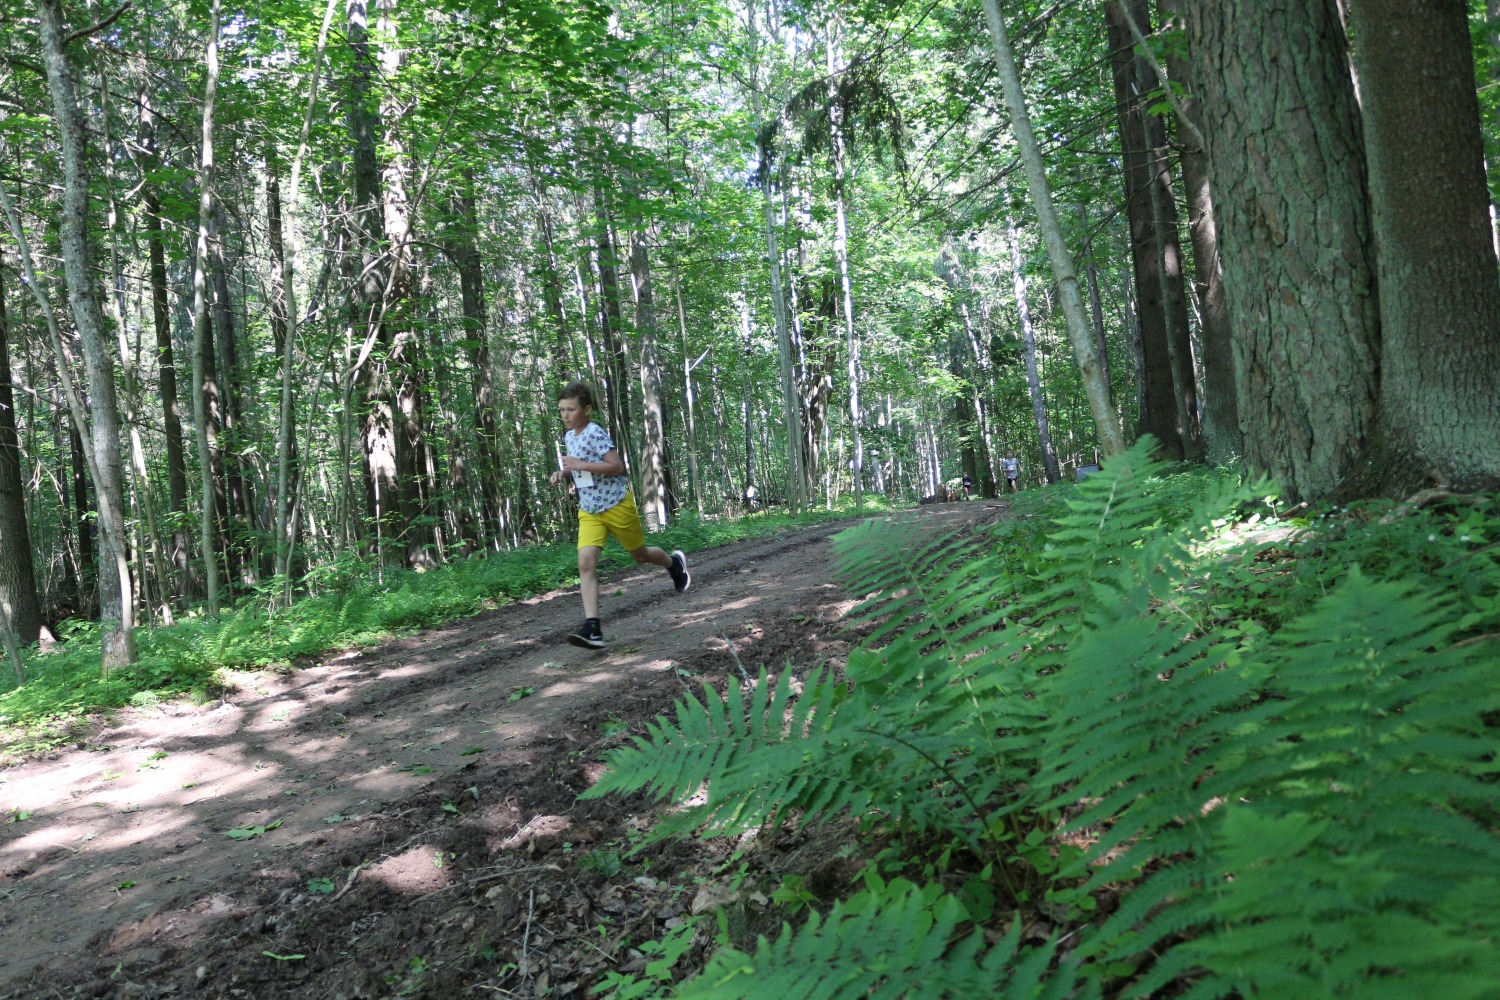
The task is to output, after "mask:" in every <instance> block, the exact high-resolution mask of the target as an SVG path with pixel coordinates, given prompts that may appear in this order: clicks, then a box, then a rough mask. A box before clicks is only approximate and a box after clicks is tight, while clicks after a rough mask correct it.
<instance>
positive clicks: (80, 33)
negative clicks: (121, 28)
mask: <svg viewBox="0 0 1500 1000" xmlns="http://www.w3.org/2000/svg"><path fill="white" fill-rule="evenodd" d="M134 5H135V0H125V2H124V3H122V4H120V7H119V9H118V10H116V11H115V12H114V13H113V14H111V15H109V16H108V17H106V18H105V19H104V20H102V21H100V22H99V23H98V24H93V25H90V26H89V27H87V28H80V29H78V30H77V31H75V32H73V33H72V34H71V35H69V36H68V37H67V38H64V39H63V44H64V45H71V44H73V43H74V42H76V41H78V40H79V39H80V38H87V37H88V36H89V35H92V34H93V33H94V32H96V31H103V30H104V29H105V28H107V27H109V26H110V25H111V24H114V23H115V21H117V20H119V18H120V15H121V14H123V13H125V12H126V11H127V10H129V9H130V8H131V7H132V6H134Z"/></svg>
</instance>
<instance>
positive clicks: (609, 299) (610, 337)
mask: <svg viewBox="0 0 1500 1000" xmlns="http://www.w3.org/2000/svg"><path fill="white" fill-rule="evenodd" d="M594 208H595V214H596V220H597V223H598V231H597V233H596V235H595V240H596V244H597V246H598V251H599V298H600V301H601V303H602V304H603V308H602V309H601V310H600V318H599V326H600V331H601V333H602V334H603V340H604V353H605V365H604V369H605V371H606V372H608V373H609V387H608V389H607V391H606V393H605V412H606V413H607V414H608V416H609V422H610V428H609V430H610V434H611V435H612V436H613V437H614V440H615V446H616V447H617V448H618V449H619V450H620V455H621V457H622V458H624V459H625V465H626V469H627V472H629V471H634V467H635V463H634V462H633V461H631V459H632V458H633V455H632V454H631V452H632V451H633V449H632V447H631V437H630V356H629V354H628V352H627V350H626V346H625V339H624V338H625V331H624V329H623V326H622V324H621V321H620V279H619V271H618V260H619V257H618V254H617V253H616V250H615V241H614V238H613V235H612V234H611V232H610V220H609V213H608V211H607V210H606V208H605V206H604V193H603V192H602V191H600V190H599V189H597V188H596V189H595V190H594Z"/></svg>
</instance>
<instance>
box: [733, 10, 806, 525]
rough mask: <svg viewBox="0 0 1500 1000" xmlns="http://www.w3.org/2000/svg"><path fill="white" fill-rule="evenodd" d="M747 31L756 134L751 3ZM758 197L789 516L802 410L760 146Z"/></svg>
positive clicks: (800, 499)
mask: <svg viewBox="0 0 1500 1000" xmlns="http://www.w3.org/2000/svg"><path fill="white" fill-rule="evenodd" d="M745 16H746V18H747V19H748V22H749V28H750V62H751V77H750V101H751V107H752V111H753V113H754V115H755V127H756V130H757V132H759V130H760V129H761V94H760V62H759V37H758V36H757V34H756V31H755V3H753V2H752V3H750V4H748V5H746V7H745ZM759 157H760V161H761V162H760V170H759V173H760V197H761V208H762V213H763V215H764V218H765V229H766V266H767V268H768V270H769V271H770V275H771V308H772V311H773V312H774V314H775V318H776V350H777V353H778V355H779V360H780V362H781V403H782V407H783V409H784V412H785V414H786V418H785V419H786V456H787V458H786V460H787V479H788V482H787V499H788V505H789V506H790V508H791V510H792V513H794V514H795V513H798V512H799V511H801V510H802V509H803V508H804V507H806V506H807V484H806V482H805V480H804V477H803V475H802V408H801V407H800V406H799V405H798V403H797V383H796V378H795V377H794V375H793V373H792V340H791V334H790V332H789V331H788V323H787V316H786V299H785V297H784V296H783V295H782V292H781V254H780V253H778V252H777V250H776V227H775V225H774V224H773V219H772V212H771V165H770V162H769V159H770V153H769V151H768V150H767V148H766V147H765V146H764V145H762V146H761V148H760V150H759Z"/></svg>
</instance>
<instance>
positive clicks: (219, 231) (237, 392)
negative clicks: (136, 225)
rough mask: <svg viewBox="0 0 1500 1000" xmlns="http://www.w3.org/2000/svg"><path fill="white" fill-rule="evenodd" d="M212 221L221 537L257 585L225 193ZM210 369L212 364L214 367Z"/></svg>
mask: <svg viewBox="0 0 1500 1000" xmlns="http://www.w3.org/2000/svg"><path fill="white" fill-rule="evenodd" d="M214 201H215V205H214V215H213V221H212V224H211V228H210V241H209V259H210V260H211V261H212V263H211V265H210V266H211V268H212V273H211V278H212V281H213V285H212V287H211V288H210V294H211V296H212V303H213V304H212V310H211V313H210V315H211V329H210V337H211V338H212V343H213V345H214V355H213V356H214V357H215V358H216V359H217V361H218V376H219V378H218V399H219V430H220V434H219V442H218V444H219V456H220V457H219V461H220V465H221V467H222V475H223V477H224V478H223V483H224V523H223V526H222V531H223V534H222V535H221V537H220V540H219V541H220V545H221V547H222V552H221V555H222V557H223V559H224V564H225V572H226V573H227V574H228V576H229V577H230V578H231V586H232V585H233V583H232V579H233V577H235V576H236V575H238V576H239V578H240V582H241V583H243V584H245V585H247V586H253V585H254V584H255V582H256V580H255V570H254V563H253V560H252V557H251V553H250V551H249V538H250V530H251V529H250V524H249V513H250V501H249V496H248V491H247V484H246V479H245V463H244V455H243V453H244V449H245V447H246V445H247V443H248V442H247V441H245V440H244V438H245V433H244V429H243V426H242V425H243V422H244V421H243V417H244V408H243V407H242V406H241V405H240V400H241V381H242V373H241V371H240V363H239V361H240V358H239V354H240V352H239V342H238V340H237V338H236V334H235V315H234V300H233V298H232V297H231V296H230V293H229V270H230V262H229V252H228V247H227V243H228V240H227V238H226V234H225V226H224V213H223V210H222V195H221V194H220V193H219V192H215V199H214ZM210 370H212V366H210Z"/></svg>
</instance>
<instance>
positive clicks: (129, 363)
mask: <svg viewBox="0 0 1500 1000" xmlns="http://www.w3.org/2000/svg"><path fill="white" fill-rule="evenodd" d="M99 90H100V92H101V93H104V94H107V93H109V78H108V77H107V76H105V75H103V74H100V78H99ZM99 110H100V120H101V121H102V123H103V125H104V147H105V150H106V155H105V157H104V172H105V179H106V185H105V190H106V191H107V192H108V196H109V216H108V219H107V224H108V229H109V238H110V244H109V273H110V280H111V282H112V283H113V288H112V289H111V293H112V294H111V295H110V296H109V303H110V310H111V312H112V314H113V319H114V321H115V341H116V343H117V344H118V346H119V349H120V378H121V381H122V382H124V383H125V395H124V403H125V426H126V428H127V429H128V431H129V434H130V471H131V475H132V476H133V477H134V479H135V488H136V492H137V494H138V495H139V496H140V500H141V509H142V511H143V512H144V513H145V515H146V533H147V537H148V539H149V540H150V543H151V544H150V546H149V549H150V553H151V567H152V571H153V572H154V574H155V576H156V586H157V591H158V593H159V596H160V597H161V607H160V609H159V610H160V613H161V619H162V624H164V625H171V624H173V616H172V598H171V593H172V578H171V577H170V576H169V575H168V574H167V560H166V546H165V545H164V544H163V543H162V536H161V529H160V528H159V527H158V525H157V520H156V498H155V496H154V493H153V491H152V488H151V477H150V476H149V475H148V474H147V472H146V446H145V444H144V443H143V442H142V441H141V421H140V418H139V409H140V386H139V383H138V382H137V381H136V375H135V363H134V360H133V359H132V357H131V350H130V342H129V340H128V339H127V337H126V334H125V276H124V271H123V270H122V268H121V265H120V230H119V206H118V204H117V203H116V201H115V168H114V156H113V153H112V152H111V151H110V146H111V142H110V133H109V101H108V100H103V101H101V102H100V106H99ZM141 593H142V594H143V595H145V594H148V593H149V591H148V590H147V588H146V587H145V586H144V584H143V585H142V587H141ZM144 603H145V604H146V605H147V606H148V608H149V606H150V599H149V598H147V599H146V601H145V602H144Z"/></svg>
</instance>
